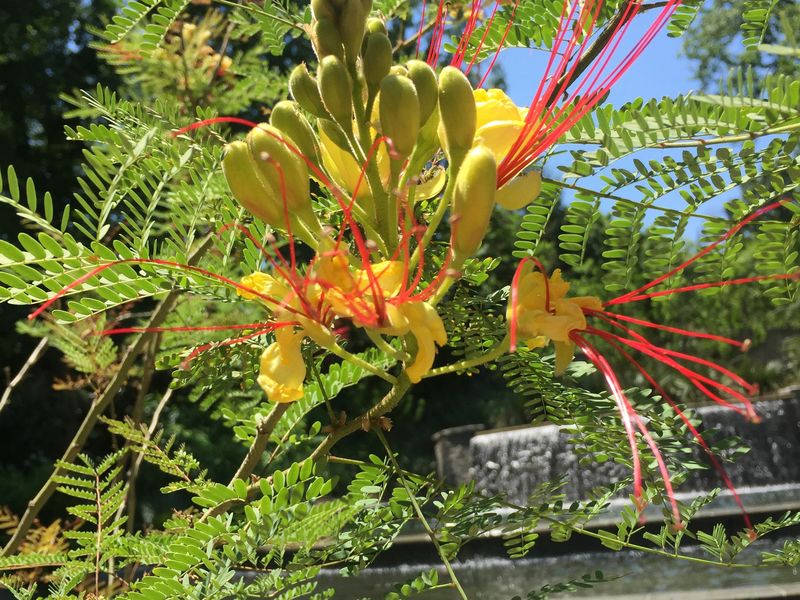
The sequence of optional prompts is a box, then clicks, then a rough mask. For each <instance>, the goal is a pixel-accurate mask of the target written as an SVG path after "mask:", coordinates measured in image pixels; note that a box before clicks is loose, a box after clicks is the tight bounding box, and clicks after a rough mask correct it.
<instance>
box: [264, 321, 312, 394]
mask: <svg viewBox="0 0 800 600" xmlns="http://www.w3.org/2000/svg"><path fill="white" fill-rule="evenodd" d="M302 341H303V334H302V333H301V332H295V331H293V330H292V329H291V328H289V327H286V328H284V329H279V330H278V331H277V332H276V333H275V341H274V342H273V343H272V344H270V345H269V346H267V348H266V350H264V352H263V353H262V354H261V369H260V373H259V376H258V385H260V386H261V389H263V390H264V391H265V392H266V394H267V398H269V400H270V401H271V402H294V401H295V400H299V399H300V398H302V397H303V381H304V380H305V378H306V365H305V362H304V361H303V354H302V352H301V350H300V345H301V343H302Z"/></svg>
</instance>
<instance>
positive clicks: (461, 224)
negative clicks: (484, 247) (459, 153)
mask: <svg viewBox="0 0 800 600" xmlns="http://www.w3.org/2000/svg"><path fill="white" fill-rule="evenodd" d="M496 186H497V163H496V162H495V159H494V155H493V154H492V153H491V151H489V150H488V149H486V148H484V147H483V146H478V147H477V148H473V149H472V150H470V151H469V152H468V153H467V155H466V157H465V158H464V162H463V163H462V165H461V169H460V170H459V172H458V175H457V176H456V182H455V187H454V189H453V211H452V212H453V215H454V216H456V217H457V218H458V221H457V222H456V223H454V225H453V233H452V236H451V244H452V248H453V257H454V263H455V264H460V263H462V262H463V261H464V260H465V259H467V258H469V257H470V256H472V255H473V254H475V252H477V251H478V248H480V246H481V243H482V242H483V237H484V236H485V235H486V229H487V227H488V226H489V219H490V218H491V216H492V208H494V195H495V188H496Z"/></svg>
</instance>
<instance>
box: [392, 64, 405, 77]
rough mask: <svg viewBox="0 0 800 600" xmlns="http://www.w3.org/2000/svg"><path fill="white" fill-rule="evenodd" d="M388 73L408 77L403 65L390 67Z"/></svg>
mask: <svg viewBox="0 0 800 600" xmlns="http://www.w3.org/2000/svg"><path fill="white" fill-rule="evenodd" d="M389 73H390V74H392V75H402V76H403V77H408V69H406V68H405V67H404V66H403V65H392V68H391V69H389Z"/></svg>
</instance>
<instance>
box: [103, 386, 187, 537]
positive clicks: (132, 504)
mask: <svg viewBox="0 0 800 600" xmlns="http://www.w3.org/2000/svg"><path fill="white" fill-rule="evenodd" d="M173 392H174V390H173V389H172V388H169V389H167V391H166V393H165V394H164V395H163V396H162V397H161V400H159V402H158V405H157V406H156V409H155V411H154V412H153V416H152V418H151V419H150V425H149V426H148V428H147V434H146V435H145V440H146V441H149V440H151V439H152V438H153V434H155V432H156V428H157V427H158V421H159V419H160V418H161V411H163V410H164V407H165V406H166V405H167V403H168V402H169V400H170V398H172V393H173ZM143 460H144V452H138V453H137V454H136V456H135V457H134V458H133V461H132V462H131V467H130V469H129V470H128V482H127V490H126V494H127V498H126V502H125V504H121V505H120V507H119V510H118V511H117V518H118V519H119V518H120V517H121V516H122V512H123V510H124V511H125V512H126V513H127V515H128V521H127V523H126V528H127V530H128V533H130V532H132V531H133V525H134V516H135V514H136V480H137V479H138V477H139V469H140V468H141V467H142V461H143Z"/></svg>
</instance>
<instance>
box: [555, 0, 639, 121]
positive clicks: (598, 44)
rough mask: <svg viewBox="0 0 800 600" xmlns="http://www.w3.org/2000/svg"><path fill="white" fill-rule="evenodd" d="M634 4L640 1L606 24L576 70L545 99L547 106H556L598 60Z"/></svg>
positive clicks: (561, 79)
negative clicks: (598, 56) (570, 87)
mask: <svg viewBox="0 0 800 600" xmlns="http://www.w3.org/2000/svg"><path fill="white" fill-rule="evenodd" d="M634 2H638V0H628V2H626V3H625V4H624V5H622V6H620V7H619V9H618V10H617V14H615V15H614V16H613V17H612V18H611V20H609V21H608V23H606V26H605V28H604V29H603V31H601V32H600V34H599V35H598V36H597V38H596V39H595V40H594V42H592V45H591V46H589V48H588V49H587V50H586V52H584V53H583V55H582V56H581V57H580V58H579V59H578V62H577V64H576V66H575V68H574V69H571V70H569V71H567V72H566V73H564V74H563V75H562V76H561V77H560V78H559V79H558V82H557V83H556V85H555V86H554V87H553V91H552V92H550V96H548V97H547V98H546V99H545V105H546V106H550V105H552V104H555V102H556V101H557V100H558V96H559V95H561V92H562V91H565V90H566V89H567V88H568V87H569V86H570V85H572V84H573V83H574V82H575V81H576V80H577V79H578V77H580V76H581V75H582V74H583V72H584V71H585V70H586V69H587V67H588V66H589V65H591V64H592V63H593V62H594V59H595V58H597V55H598V54H600V52H602V50H603V48H605V47H606V44H608V43H609V42H610V41H611V38H612V37H613V35H614V33H615V32H616V30H617V27H618V26H619V25H620V24H621V23H622V21H623V19H624V18H625V13H626V12H628V10H627V5H628V4H632V3H634Z"/></svg>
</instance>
